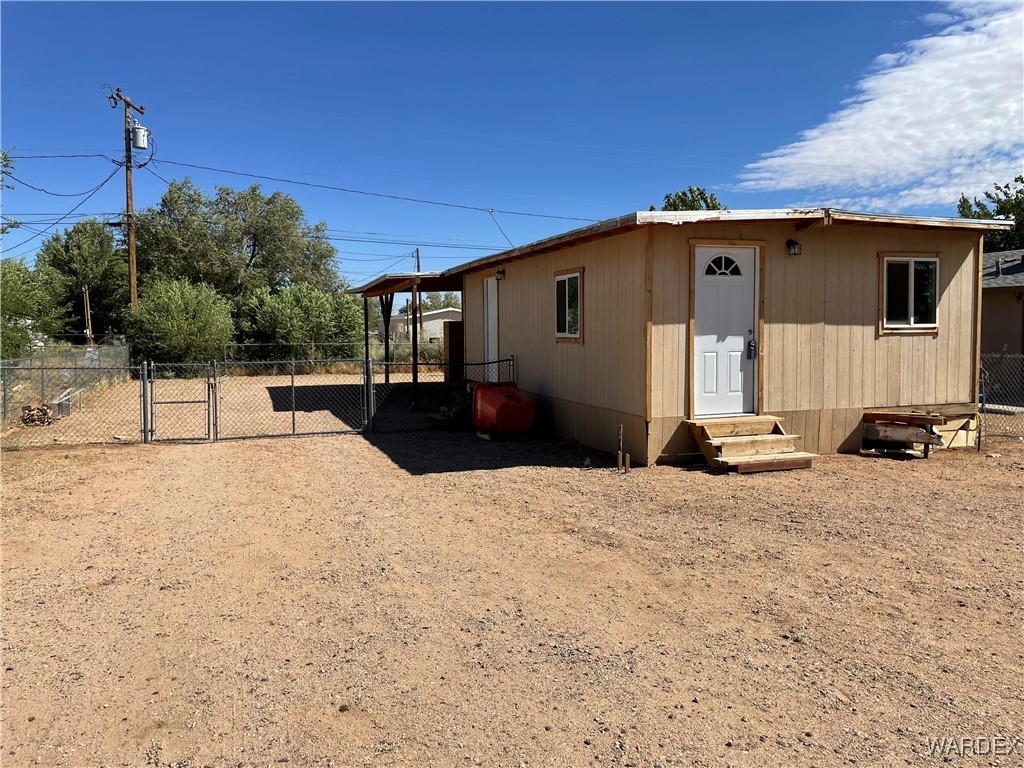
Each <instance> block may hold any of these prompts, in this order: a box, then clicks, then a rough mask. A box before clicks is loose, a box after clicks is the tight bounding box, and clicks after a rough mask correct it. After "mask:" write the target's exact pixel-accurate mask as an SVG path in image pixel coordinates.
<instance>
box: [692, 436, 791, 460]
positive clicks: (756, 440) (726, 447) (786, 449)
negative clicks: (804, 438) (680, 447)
mask: <svg viewBox="0 0 1024 768" xmlns="http://www.w3.org/2000/svg"><path fill="white" fill-rule="evenodd" d="M799 437H800V435H770V434H755V435H739V436H736V437H713V438H711V440H710V441H709V442H710V443H711V445H712V446H713V447H714V448H717V449H718V456H719V458H722V459H727V458H731V457H733V456H764V455H771V454H779V453H792V452H793V451H795V450H796V441H797V439H798V438H799Z"/></svg>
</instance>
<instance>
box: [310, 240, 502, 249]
mask: <svg viewBox="0 0 1024 768" xmlns="http://www.w3.org/2000/svg"><path fill="white" fill-rule="evenodd" d="M326 239H327V240H333V241H336V242H341V243H378V244H380V245H414V246H419V247H421V248H452V249H455V250H469V251H494V250H495V248H494V247H493V246H489V245H451V244H448V243H424V242H419V241H416V240H370V239H367V238H360V237H326Z"/></svg>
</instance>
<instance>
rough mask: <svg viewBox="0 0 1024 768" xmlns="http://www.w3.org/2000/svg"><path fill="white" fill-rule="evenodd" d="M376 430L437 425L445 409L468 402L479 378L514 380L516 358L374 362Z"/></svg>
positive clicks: (371, 368) (390, 430) (425, 427)
mask: <svg viewBox="0 0 1024 768" xmlns="http://www.w3.org/2000/svg"><path fill="white" fill-rule="evenodd" d="M370 373H371V385H372V388H373V414H372V429H373V431H374V432H413V431H419V430H426V429H433V428H434V427H435V426H436V425H437V424H436V419H437V417H438V416H439V415H440V414H441V413H442V411H445V410H449V411H450V410H453V409H458V408H460V407H461V406H462V405H463V404H467V405H468V399H467V391H468V389H469V387H471V386H472V384H473V383H474V382H477V381H514V380H515V358H512V357H509V358H506V359H504V360H494V361H491V362H480V363H463V364H461V365H450V364H448V363H433V364H424V363H420V365H419V366H418V368H417V369H416V370H415V372H414V370H413V366H412V364H411V363H385V362H374V363H371V364H370Z"/></svg>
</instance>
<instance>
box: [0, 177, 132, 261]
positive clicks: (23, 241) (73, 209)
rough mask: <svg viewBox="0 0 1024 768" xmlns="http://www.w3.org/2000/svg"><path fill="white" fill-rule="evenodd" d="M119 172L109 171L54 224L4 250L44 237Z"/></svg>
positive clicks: (19, 246) (13, 248) (11, 249)
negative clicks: (108, 173) (107, 174)
mask: <svg viewBox="0 0 1024 768" xmlns="http://www.w3.org/2000/svg"><path fill="white" fill-rule="evenodd" d="M119 170H121V169H120V168H115V169H114V170H113V171H111V173H110V175H109V176H107V178H105V179H104V180H103V181H101V182H100V183H99V185H97V186H96V188H95V189H94V190H93V191H92V192H90V193H89V194H88V196H86V197H84V198H82V200H81V201H79V203H78V205H76V206H75V207H74V208H72V209H71V210H70V211H68V212H67V213H65V214H64V215H63V216H61V217H60V218H59V219H57V221H55V222H54V223H53V224H51V225H50V226H48V227H47V228H46V229H44V230H42V231H41V232H39V233H37V234H35V235H32V237H30V238H28V239H26V240H22V241H21V242H20V243H18V244H17V245H12V246H11V247H10V248H7V249H6V250H8V251H13V250H15V249H16V248H21V246H23V245H25V244H27V243H30V242H32V241H33V240H35V239H36V238H37V237H40V236H42V235H45V234H46V233H47V232H49V231H50V230H51V229H53V228H54V227H55V226H57V225H58V224H60V223H61V222H62V221H64V219H66V218H67V217H68V216H70V215H71V214H73V213H74V212H75V211H77V210H78V209H79V208H81V207H82V206H83V205H85V204H86V203H87V202H88V201H89V198H90V197H92V196H93V195H95V194H96V193H97V192H99V191H100V190H101V189H103V187H104V185H106V183H107V182H108V181H110V180H111V179H112V178H114V176H115V175H116V174H117V172H118V171H119Z"/></svg>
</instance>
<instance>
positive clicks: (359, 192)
mask: <svg viewBox="0 0 1024 768" xmlns="http://www.w3.org/2000/svg"><path fill="white" fill-rule="evenodd" d="M155 162H156V164H157V165H160V164H164V163H165V164H167V165H177V166H181V167H183V168H193V169H196V170H200V171H212V172H213V173H226V174H230V175H232V176H244V177H247V178H250V179H261V180H263V181H276V182H278V183H281V184H296V185H298V186H302V187H313V188H315V189H327V190H331V191H333V192H346V193H348V194H352V195H365V196H367V197H379V198H384V199H386V200H400V201H402V202H406V203H420V204H422V205H436V206H440V207H442V208H458V209H461V210H464V211H479V212H481V213H490V212H492V211H494V212H497V213H503V214H506V215H508V216H532V217H534V218H539V219H559V220H562V221H586V222H595V221H597V219H584V218H580V217H577V216H557V215H555V214H550V213H530V212H525V211H506V210H501V209H498V208H483V207H481V206H477V205H464V204H462V203H448V202H442V201H439V200H426V199H424V198H419V197H406V196H404V195H390V194H385V193H383V192H368V191H366V190H363V189H352V188H350V187H337V186H334V185H331V184H317V183H315V182H312V181H298V180H296V179H286V178H282V177H280V176H265V175H263V174H258V173H248V172H245V171H232V170H229V169H227V168H214V167H213V166H209V165H197V164H195V163H181V162H177V161H174V160H156V161H155Z"/></svg>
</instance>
